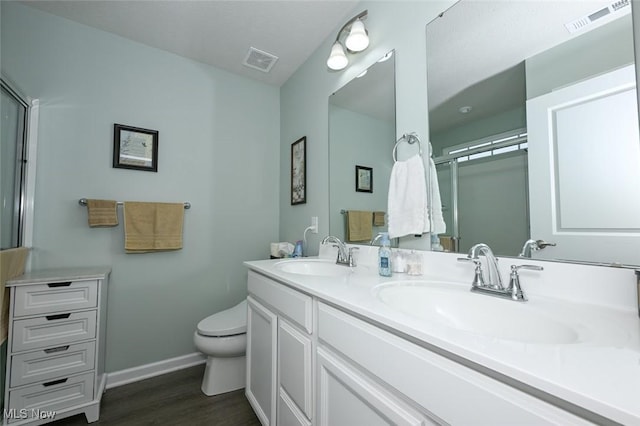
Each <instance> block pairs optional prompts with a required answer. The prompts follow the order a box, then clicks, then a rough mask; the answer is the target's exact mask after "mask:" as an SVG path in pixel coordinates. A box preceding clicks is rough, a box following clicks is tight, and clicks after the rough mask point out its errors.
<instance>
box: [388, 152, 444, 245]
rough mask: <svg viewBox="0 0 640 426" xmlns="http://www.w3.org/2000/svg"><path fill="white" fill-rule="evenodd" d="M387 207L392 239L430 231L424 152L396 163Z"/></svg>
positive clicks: (390, 182)
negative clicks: (422, 154) (423, 160)
mask: <svg viewBox="0 0 640 426" xmlns="http://www.w3.org/2000/svg"><path fill="white" fill-rule="evenodd" d="M434 169H435V168H434ZM387 209H388V213H387V215H388V219H389V220H388V221H389V229H388V232H389V237H390V238H397V237H403V236H405V235H416V234H422V233H424V232H429V228H430V226H429V218H428V206H427V184H426V178H425V171H424V164H423V162H422V156H421V155H418V154H416V155H414V156H413V157H411V158H409V159H408V160H406V161H396V162H395V163H394V165H393V168H392V169H391V178H390V179H389V194H388V200H387Z"/></svg>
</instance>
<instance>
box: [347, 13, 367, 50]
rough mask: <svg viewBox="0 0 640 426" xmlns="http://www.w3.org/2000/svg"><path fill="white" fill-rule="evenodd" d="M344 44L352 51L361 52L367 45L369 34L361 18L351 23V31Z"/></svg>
mask: <svg viewBox="0 0 640 426" xmlns="http://www.w3.org/2000/svg"><path fill="white" fill-rule="evenodd" d="M344 44H345V45H346V46H347V49H349V50H350V51H352V52H362V51H363V50H364V49H366V48H367V47H368V46H369V36H368V35H367V31H366V30H365V28H364V24H363V23H362V21H361V20H359V19H358V20H357V21H355V22H354V23H353V24H352V25H351V32H350V33H349V36H348V37H347V39H346V40H345V42H344Z"/></svg>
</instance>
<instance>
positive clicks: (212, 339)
mask: <svg viewBox="0 0 640 426" xmlns="http://www.w3.org/2000/svg"><path fill="white" fill-rule="evenodd" d="M193 342H194V343H195V345H196V347H197V348H198V350H199V351H200V352H202V353H204V354H205V355H207V357H208V358H207V367H206V369H205V371H204V378H203V379H202V392H204V394H205V395H208V396H212V395H218V394H221V393H225V392H230V391H233V390H236V389H242V388H243V387H244V386H245V376H246V373H245V370H246V366H245V359H246V356H245V354H246V350H247V300H246V299H245V300H243V301H242V302H240V303H238V304H237V305H236V306H234V307H233V308H229V309H227V310H224V311H222V312H218V313H217V314H213V315H211V316H208V317H207V318H205V319H203V320H202V321H200V322H199V323H198V327H197V330H196V331H195V333H194V335H193Z"/></svg>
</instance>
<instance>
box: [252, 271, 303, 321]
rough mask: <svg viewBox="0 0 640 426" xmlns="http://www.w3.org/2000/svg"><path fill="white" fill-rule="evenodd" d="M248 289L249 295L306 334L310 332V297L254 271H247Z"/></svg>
mask: <svg viewBox="0 0 640 426" xmlns="http://www.w3.org/2000/svg"><path fill="white" fill-rule="evenodd" d="M248 289H249V293H250V294H253V295H254V296H256V297H257V298H259V299H261V300H263V301H265V302H267V303H268V304H269V305H271V306H273V307H274V308H276V309H277V310H278V311H280V313H282V314H283V315H284V316H286V317H288V318H289V319H291V320H292V321H294V322H295V323H297V324H298V325H299V326H300V327H302V328H304V329H305V330H306V331H307V333H311V332H312V330H313V328H312V327H313V324H312V303H311V301H312V299H311V297H310V296H307V295H306V294H302V293H300V292H298V291H295V290H293V289H291V288H289V287H287V286H285V285H284V284H280V283H278V282H276V281H273V280H272V279H270V278H267V277H265V276H263V275H260V274H258V273H256V272H254V271H249V277H248Z"/></svg>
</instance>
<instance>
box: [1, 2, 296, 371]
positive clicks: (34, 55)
mask: <svg viewBox="0 0 640 426" xmlns="http://www.w3.org/2000/svg"><path fill="white" fill-rule="evenodd" d="M1 53H2V71H3V72H6V73H7V74H8V76H9V77H10V78H11V79H12V80H13V81H14V82H16V83H17V84H18V85H19V88H20V89H21V91H23V92H24V93H26V94H28V95H30V96H32V97H36V98H39V99H40V105H41V107H40V126H39V141H38V143H39V146H38V167H37V182H36V198H35V234H34V247H35V248H34V250H33V252H32V254H31V257H32V260H33V266H34V267H35V268H43V267H57V266H81V265H110V266H111V267H112V268H113V272H112V275H111V282H110V286H109V287H110V288H109V309H108V332H107V359H106V361H107V365H106V368H107V371H109V372H112V371H117V370H121V369H124V368H128V367H134V366H139V365H142V364H147V363H151V362H155V361H159V360H163V359H167V358H171V357H175V356H180V355H184V354H188V353H192V352H195V350H196V349H195V347H194V346H193V343H192V336H193V332H194V330H195V326H196V324H197V322H198V321H200V320H201V319H202V318H204V317H205V316H207V315H211V314H213V313H215V312H217V311H219V310H222V309H224V308H228V307H230V306H232V305H233V304H234V303H237V302H239V301H240V300H241V299H242V298H244V297H245V295H246V268H245V267H244V266H243V264H242V262H243V261H244V260H250V259H261V258H267V257H268V255H269V242H271V241H277V240H278V226H279V224H278V209H279V206H278V199H279V187H278V183H279V169H280V167H279V161H280V160H279V143H280V142H279V141H280V129H279V123H280V114H279V110H280V105H279V93H278V88H276V87H272V86H267V85H264V84H262V83H258V82H256V81H253V80H249V79H246V78H242V77H238V76H234V75H232V74H229V73H227V72H224V71H221V70H218V69H216V68H213V67H210V66H207V65H204V64H201V63H198V62H194V61H191V60H187V59H184V58H181V57H179V56H176V55H173V54H170V53H167V52H164V51H161V50H158V49H154V48H150V47H147V46H144V45H142V44H138V43H134V42H131V41H129V40H126V39H124V38H121V37H118V36H115V35H112V34H109V33H105V32H102V31H99V30H95V29H91V28H89V27H86V26H83V25H79V24H76V23H73V22H71V21H68V20H65V19H61V18H58V17H55V16H53V15H49V14H46V13H43V12H40V11H37V10H35V9H32V8H30V7H27V6H24V5H21V4H17V3H13V2H3V4H2V51H1ZM114 123H121V124H128V125H133V126H137V127H143V128H149V129H155V130H158V131H159V161H158V166H159V170H158V173H151V172H142V171H134V170H124V169H114V168H112V167H111V159H112V144H113V142H112V140H113V134H112V133H113V130H112V128H113V124H114ZM285 164H288V162H285ZM81 197H89V198H105V199H116V200H140V201H168V202H170V201H179V202H182V201H189V202H191V203H192V208H191V209H190V210H188V211H186V213H185V223H184V248H183V249H182V250H180V251H176V252H165V253H151V254H137V255H132V254H125V253H124V249H123V244H124V239H123V227H122V225H120V226H118V227H115V228H103V229H99V228H93V229H90V228H89V227H88V226H87V211H86V209H85V208H84V207H80V206H79V205H78V199H79V198H81Z"/></svg>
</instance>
